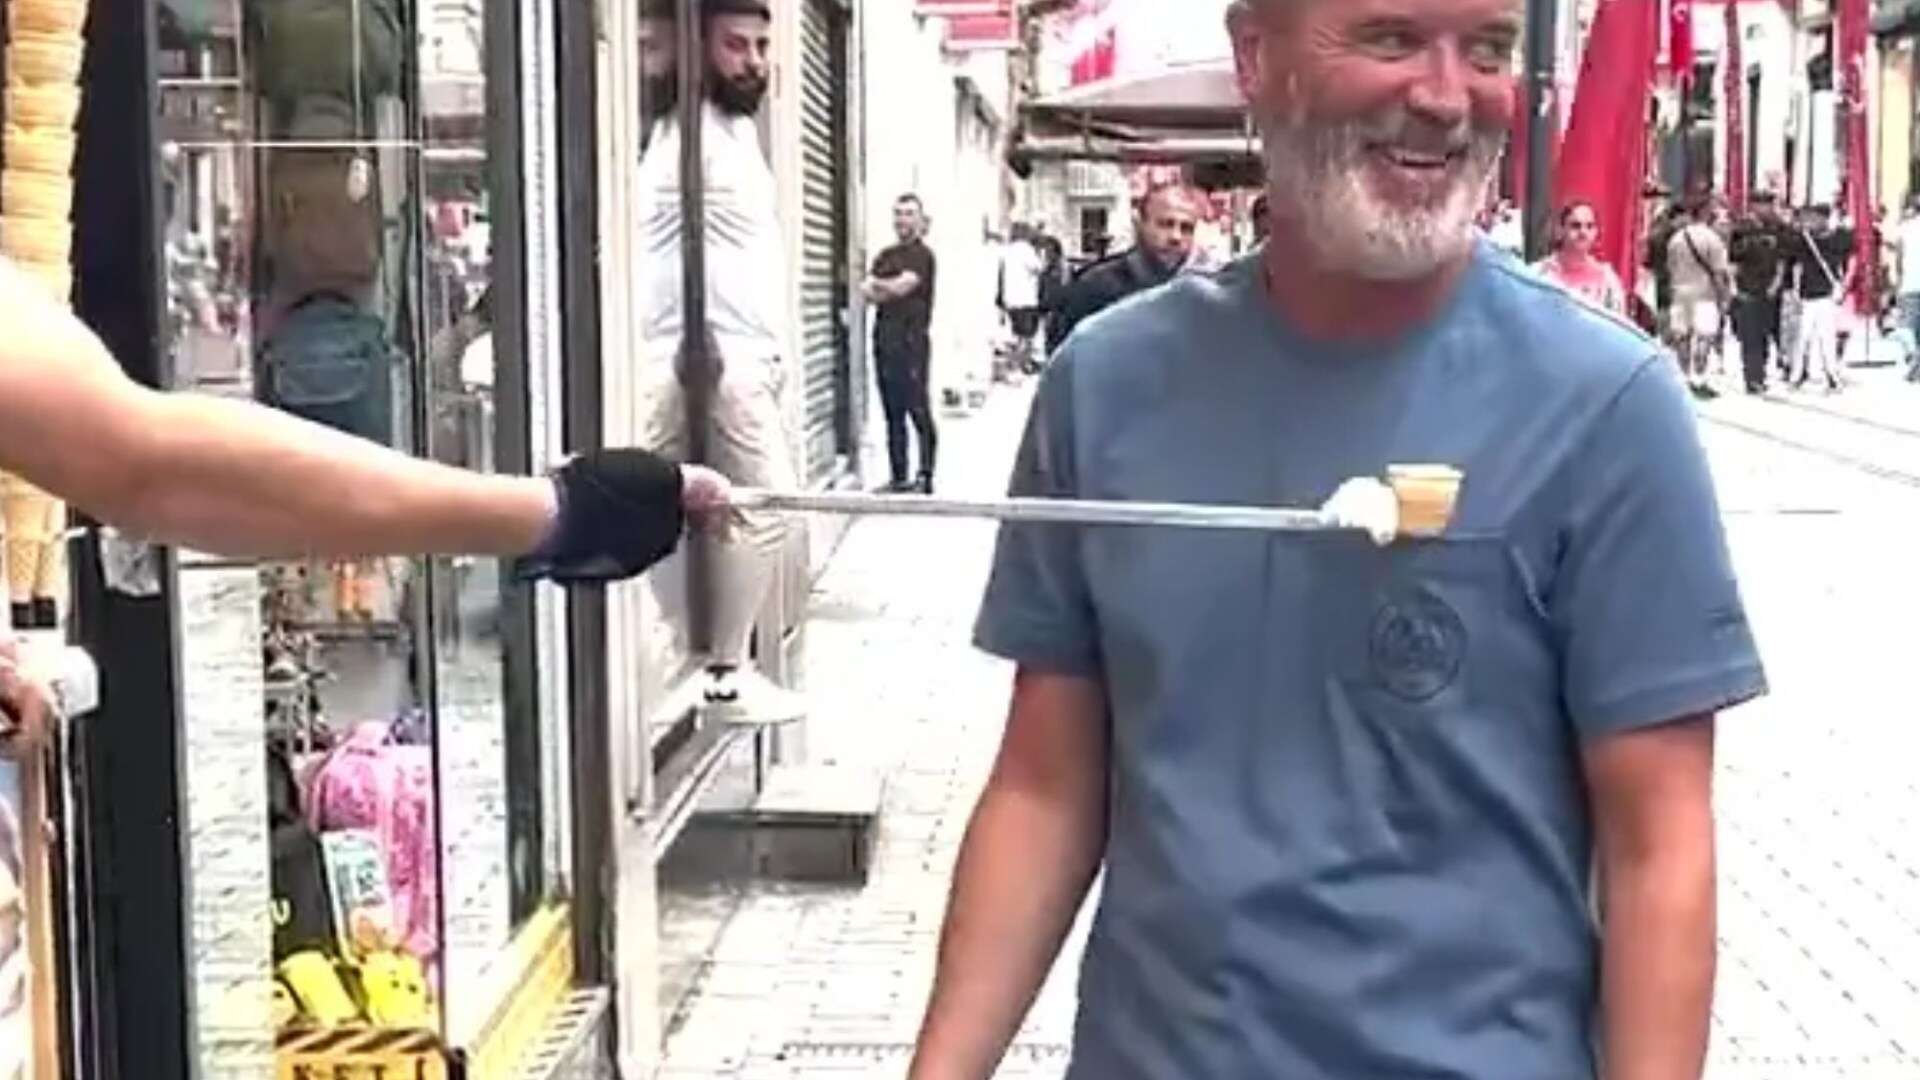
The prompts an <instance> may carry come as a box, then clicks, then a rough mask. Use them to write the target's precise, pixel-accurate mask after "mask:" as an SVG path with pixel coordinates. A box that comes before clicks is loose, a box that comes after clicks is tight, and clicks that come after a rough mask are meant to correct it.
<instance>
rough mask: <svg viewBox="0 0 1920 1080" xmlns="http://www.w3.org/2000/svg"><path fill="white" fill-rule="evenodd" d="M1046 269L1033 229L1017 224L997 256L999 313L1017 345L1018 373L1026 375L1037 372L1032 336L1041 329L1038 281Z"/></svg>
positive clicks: (1037, 364)
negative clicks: (1005, 320)
mask: <svg viewBox="0 0 1920 1080" xmlns="http://www.w3.org/2000/svg"><path fill="white" fill-rule="evenodd" d="M1046 266H1047V263H1046V260H1045V259H1043V258H1041V257H1040V251H1039V249H1038V248H1036V247H1034V245H1033V230H1032V229H1031V228H1030V227H1028V226H1027V225H1026V224H1024V223H1016V224H1015V225H1014V226H1013V238H1012V239H1011V240H1009V241H1008V243H1007V246H1006V248H1005V250H1003V251H1002V252H1001V253H1000V310H1002V311H1004V312H1006V313H1007V322H1008V323H1009V324H1011V325H1012V327H1013V336H1014V339H1015V340H1016V341H1017V342H1018V344H1019V352H1020V366H1021V370H1023V371H1025V372H1026V373H1027V374H1029V375H1031V374H1033V373H1034V372H1035V371H1038V370H1039V363H1038V362H1037V361H1036V360H1035V358H1034V355H1033V337H1034V334H1036V333H1038V332H1039V330H1040V315H1041V312H1040V278H1041V276H1042V275H1043V274H1044V273H1045V271H1046Z"/></svg>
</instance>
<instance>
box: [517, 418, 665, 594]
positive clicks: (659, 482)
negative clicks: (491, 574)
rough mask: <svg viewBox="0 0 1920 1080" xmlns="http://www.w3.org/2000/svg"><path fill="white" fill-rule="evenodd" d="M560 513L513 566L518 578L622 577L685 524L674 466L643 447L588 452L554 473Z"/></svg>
mask: <svg viewBox="0 0 1920 1080" xmlns="http://www.w3.org/2000/svg"><path fill="white" fill-rule="evenodd" d="M553 482H554V485H555V488H556V493H557V494H558V496H559V503H560V513H559V516H558V518H557V520H556V521H555V522H554V527H553V530H552V532H551V533H549V534H548V536H547V539H546V542H545V543H543V544H541V545H540V548H539V550H537V551H534V552H532V553H530V554H528V555H526V556H524V557H522V558H520V559H519V560H517V561H516V562H515V563H514V575H515V576H516V577H518V578H520V579H521V580H523V581H529V580H536V579H541V578H545V579H548V580H552V581H556V582H561V583H591V582H603V581H621V580H624V579H626V578H630V577H634V576H636V575H639V574H643V573H645V572H646V571H647V570H648V569H649V568H651V567H652V566H653V565H654V564H655V563H657V562H659V561H660V560H662V559H664V558H666V557H667V556H669V555H671V554H673V551H674V549H675V548H676V547H678V546H679V545H680V535H681V533H682V532H683V531H684V530H685V529H686V511H685V509H684V508H683V507H682V505H681V484H682V481H681V477H680V467H679V466H677V465H675V464H674V463H673V462H671V461H668V460H666V459H665V458H662V457H658V456H656V455H653V454H649V453H647V452H646V451H644V450H593V451H589V452H587V453H585V454H581V455H580V456H579V457H576V458H574V459H573V460H572V461H569V462H567V463H566V464H565V465H563V466H561V467H560V469H559V470H557V471H556V472H555V473H554V474H553Z"/></svg>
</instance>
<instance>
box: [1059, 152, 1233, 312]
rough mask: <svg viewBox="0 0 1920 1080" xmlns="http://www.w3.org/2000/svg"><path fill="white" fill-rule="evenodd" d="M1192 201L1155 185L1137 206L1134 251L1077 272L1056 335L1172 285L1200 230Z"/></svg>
mask: <svg viewBox="0 0 1920 1080" xmlns="http://www.w3.org/2000/svg"><path fill="white" fill-rule="evenodd" d="M1199 221H1200V217H1199V213H1198V211H1197V210H1196V209H1195V208H1194V205H1193V197H1192V194H1191V193H1190V192H1188V191H1187V189H1186V188H1185V187H1183V186H1181V185H1179V184H1157V185H1155V186H1154V187H1152V188H1150V189H1148V191H1147V193H1146V194H1145V195H1143V196H1141V198H1140V201H1139V202H1138V203H1137V204H1136V205H1135V216H1134V235H1135V242H1134V245H1133V247H1131V248H1128V249H1127V250H1125V251H1123V252H1120V253H1119V254H1117V255H1113V256H1110V257H1109V258H1106V259H1103V260H1101V261H1099V262H1096V263H1094V264H1093V265H1091V266H1089V267H1087V268H1086V269H1085V270H1082V271H1081V272H1080V275H1079V277H1077V278H1075V279H1074V281H1073V284H1072V285H1070V286H1068V288H1067V292H1066V295H1065V296H1064V297H1063V298H1062V299H1061V302H1060V303H1061V314H1060V318H1061V324H1062V325H1061V331H1060V336H1061V339H1062V340H1065V338H1066V336H1067V335H1069V334H1071V333H1073V331H1074V329H1075V328H1076V327H1078V326H1079V325H1080V324H1081V323H1083V322H1085V321H1087V320H1088V319H1091V318H1093V317H1094V316H1095V315H1098V314H1099V313H1100V312H1102V311H1105V310H1106V309H1108V308H1110V307H1112V306H1113V305H1115V304H1117V303H1119V302H1120V301H1122V300H1124V299H1126V298H1127V297H1129V296H1132V295H1134V294H1135V293H1139V292H1144V291H1146V290H1148V289H1153V288H1158V287H1159V286H1161V285H1164V284H1166V283H1167V282H1169V281H1172V280H1173V278H1174V275H1176V274H1178V273H1180V271H1181V270H1182V269H1184V268H1185V267H1186V265H1187V263H1188V261H1189V260H1190V259H1192V257H1193V241H1194V236H1195V234H1196V232H1197V231H1198V229H1199Z"/></svg>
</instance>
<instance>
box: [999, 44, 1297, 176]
mask: <svg viewBox="0 0 1920 1080" xmlns="http://www.w3.org/2000/svg"><path fill="white" fill-rule="evenodd" d="M1020 117H1021V128H1020V133H1019V136H1018V137H1017V138H1016V139H1015V141H1014V145H1013V148H1012V152H1011V154H1010V157H1011V159H1012V164H1013V166H1014V168H1015V169H1016V170H1019V171H1022V172H1024V171H1025V169H1026V167H1027V166H1028V165H1031V164H1032V163H1033V162H1035V161H1046V160H1055V161H1058V160H1078V161H1117V162H1125V163H1129V164H1180V165H1191V166H1198V167H1207V168H1210V169H1211V170H1212V171H1213V172H1219V171H1220V170H1223V169H1224V170H1227V172H1228V173H1230V174H1232V175H1234V176H1239V175H1243V174H1244V172H1245V170H1247V169H1248V168H1250V167H1257V164H1258V162H1259V158H1260V140H1259V138H1258V136H1257V135H1255V133H1254V131H1253V128H1252V125H1251V124H1249V123H1248V121H1247V107H1246V99H1245V98H1243V97H1242V96H1241V95H1240V87H1239V84H1238V83H1237V82H1236V81H1235V80H1234V75H1233V68H1232V66H1231V64H1230V63H1229V62H1227V61H1214V62H1211V63H1207V64H1189V65H1182V66H1178V67H1172V68H1167V69H1165V70H1162V71H1157V72H1154V73H1152V74H1148V75H1139V76H1128V77H1121V78H1116V79H1107V80H1103V81H1101V82H1098V83H1092V84H1089V85H1086V86H1078V87H1074V88H1073V89H1071V90H1068V91H1066V92H1064V93H1060V94H1056V95H1054V96H1052V97H1048V98H1043V99H1040V100H1038V101H1032V102H1028V103H1027V104H1026V105H1024V106H1022V107H1021V110H1020ZM1223 175H1224V174H1223ZM1254 175H1256V176H1257V175H1258V173H1257V172H1255V173H1254Z"/></svg>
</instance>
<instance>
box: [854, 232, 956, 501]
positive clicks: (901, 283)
mask: <svg viewBox="0 0 1920 1080" xmlns="http://www.w3.org/2000/svg"><path fill="white" fill-rule="evenodd" d="M893 231H894V235H895V236H896V237H897V238H898V240H899V242H898V243H896V244H894V245H893V246H892V247H889V248H887V249H886V250H885V251H882V252H881V253H880V257H879V258H877V259H875V260H874V262H873V272H872V273H871V274H869V275H868V277H867V280H866V282H865V283H864V285H863V286H862V291H863V292H865V294H866V297H867V299H868V300H869V301H871V302H872V303H873V304H874V305H875V306H876V308H877V312H876V314H875V316H874V320H873V359H874V372H875V374H876V375H877V376H878V379H879V383H880V404H881V407H882V408H883V409H884V410H885V412H886V414H887V463H888V465H889V466H890V467H891V469H892V482H891V483H889V484H888V485H887V488H888V490H890V491H894V492H905V491H918V492H920V493H922V494H926V495H931V494H933V465H934V452H935V450H936V449H937V447H938V445H939V433H938V432H937V431H936V430H935V428H934V423H933V400H932V394H931V392H930V389H929V382H930V373H931V368H932V364H933V296H934V283H935V276H936V273H937V266H938V263H937V260H935V258H934V256H933V250H932V249H931V248H929V247H927V243H926V232H927V219H926V211H925V208H924V207H923V206H922V205H921V202H920V197H919V196H918V195H911V194H909V195H902V196H900V198H899V199H898V200H896V201H895V202H894V204H893ZM909 422H911V424H912V425H913V431H914V434H915V435H916V436H917V437H918V439H919V443H920V469H919V472H918V473H914V472H912V471H910V470H909V462H908V457H907V452H908V447H907V425H908V424H909Z"/></svg>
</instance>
